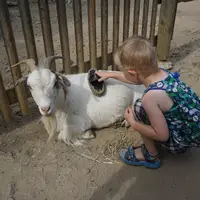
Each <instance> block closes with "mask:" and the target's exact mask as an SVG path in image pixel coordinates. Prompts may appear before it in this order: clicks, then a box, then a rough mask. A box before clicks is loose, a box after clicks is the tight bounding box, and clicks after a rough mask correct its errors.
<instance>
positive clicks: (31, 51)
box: [18, 0, 38, 65]
mask: <svg viewBox="0 0 200 200" xmlns="http://www.w3.org/2000/svg"><path fill="white" fill-rule="evenodd" d="M18 5H19V11H20V18H21V22H22V29H23V32H24V39H25V43H26V49H27V55H28V57H29V58H32V59H34V60H35V63H36V65H37V64H38V57H37V50H36V45H35V37H34V32H33V26H32V19H31V11H30V7H29V2H28V1H27V0H18Z"/></svg>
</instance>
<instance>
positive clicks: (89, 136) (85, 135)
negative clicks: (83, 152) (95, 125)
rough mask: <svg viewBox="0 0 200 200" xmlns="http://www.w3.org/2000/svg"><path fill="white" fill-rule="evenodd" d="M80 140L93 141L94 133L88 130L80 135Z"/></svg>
mask: <svg viewBox="0 0 200 200" xmlns="http://www.w3.org/2000/svg"><path fill="white" fill-rule="evenodd" d="M81 138H82V139H86V140H90V139H94V138H95V135H94V132H93V131H92V130H88V131H86V132H84V133H83V134H82V136H81Z"/></svg>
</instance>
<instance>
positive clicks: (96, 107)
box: [67, 73, 144, 128]
mask: <svg viewBox="0 0 200 200" xmlns="http://www.w3.org/2000/svg"><path fill="white" fill-rule="evenodd" d="M87 75H88V74H87V73H81V74H74V75H67V78H68V79H69V81H70V82H71V86H70V87H69V91H68V97H67V99H68V102H69V103H70V105H71V106H72V107H73V109H74V110H76V112H77V114H79V115H80V116H82V117H86V118H87V117H88V118H89V119H90V121H91V123H92V124H91V125H92V127H94V128H103V127H106V126H110V125H111V124H112V123H114V122H116V121H118V120H122V119H123V116H124V111H125V109H126V108H127V107H128V106H129V105H131V104H133V102H134V101H135V100H136V98H140V97H141V96H142V93H143V91H144V86H139V85H131V84H125V83H122V82H120V81H117V80H115V79H112V78H110V79H107V80H105V85H106V92H105V94H104V95H103V96H102V97H96V96H94V95H93V94H92V92H91V90H90V87H89V85H88V79H87Z"/></svg>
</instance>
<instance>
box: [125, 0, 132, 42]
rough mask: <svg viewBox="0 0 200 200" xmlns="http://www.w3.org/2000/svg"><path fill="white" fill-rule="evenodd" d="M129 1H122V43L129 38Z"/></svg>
mask: <svg viewBox="0 0 200 200" xmlns="http://www.w3.org/2000/svg"><path fill="white" fill-rule="evenodd" d="M130 3H131V2H130V0H124V20H123V41H124V40H126V39H127V38H128V37H129V23H130Z"/></svg>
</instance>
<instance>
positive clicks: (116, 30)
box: [112, 0, 120, 70]
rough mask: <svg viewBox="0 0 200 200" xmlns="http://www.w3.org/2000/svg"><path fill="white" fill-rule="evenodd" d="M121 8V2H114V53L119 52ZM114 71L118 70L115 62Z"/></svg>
mask: <svg viewBox="0 0 200 200" xmlns="http://www.w3.org/2000/svg"><path fill="white" fill-rule="evenodd" d="M119 6H120V0H113V46H112V51H113V53H114V52H115V51H116V50H117V47H118V44H119V14H120V13H119ZM112 69H113V70H117V66H116V65H115V64H114V62H113V65H112Z"/></svg>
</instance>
